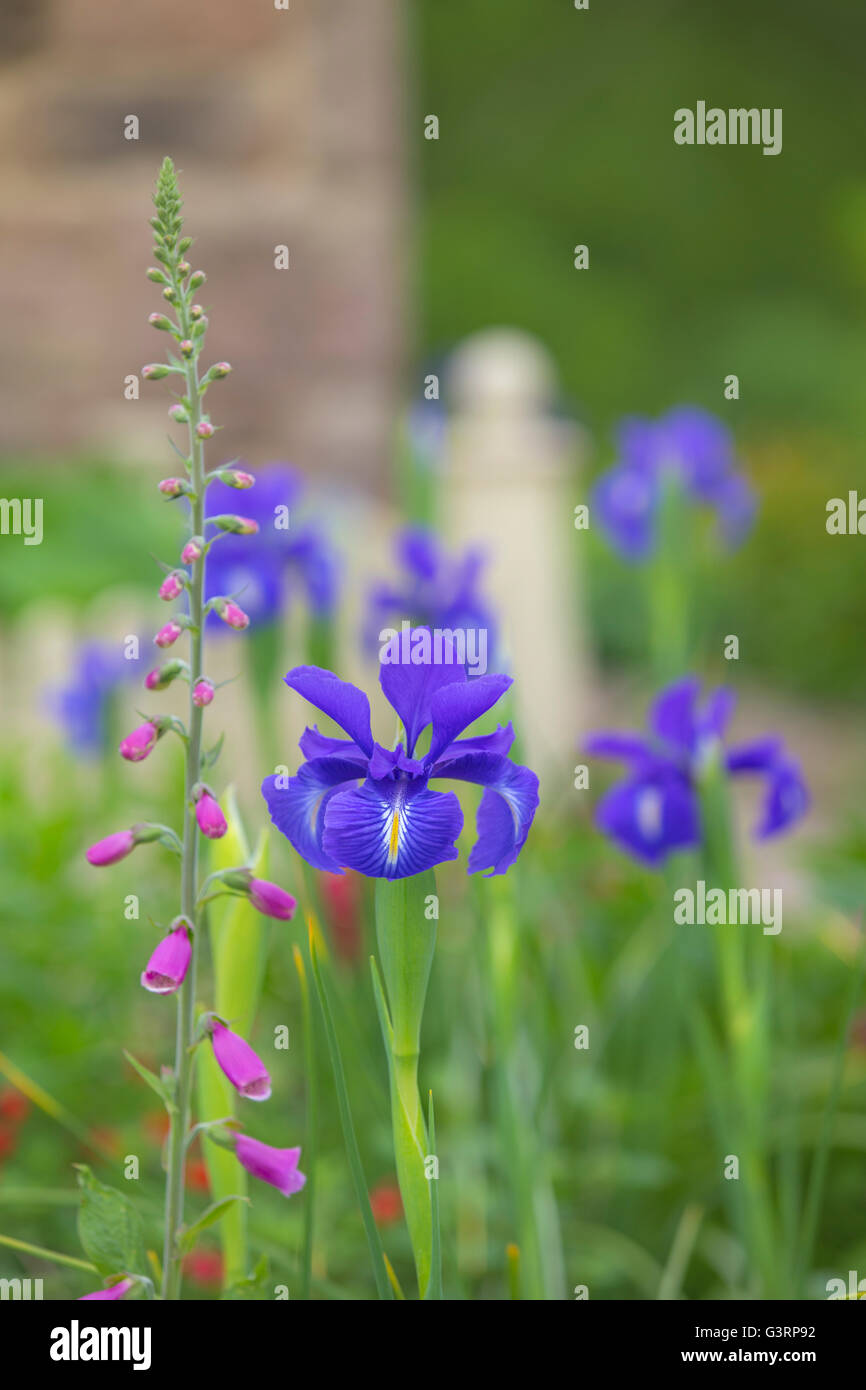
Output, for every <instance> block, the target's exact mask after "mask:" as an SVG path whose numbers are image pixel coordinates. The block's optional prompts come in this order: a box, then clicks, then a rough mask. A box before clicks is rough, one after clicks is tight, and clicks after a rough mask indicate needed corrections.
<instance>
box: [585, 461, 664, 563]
mask: <svg viewBox="0 0 866 1390" xmlns="http://www.w3.org/2000/svg"><path fill="white" fill-rule="evenodd" d="M657 501H658V485H657V482H656V480H655V478H654V477H653V476H652V475H651V474H650V473H648V472H644V471H642V470H641V469H638V468H634V467H630V466H627V465H623V466H621V467H616V468H610V469H608V471H607V473H603V474H602V476H601V477H600V478H599V479H598V481H597V482H596V484H595V487H594V488H593V490H592V495H591V500H590V505H591V508H592V511H593V514H594V515H595V516H597V517H598V521H599V525H600V526H601V528H602V530H603V531H604V532H605V534H606V535H607V537H608V540H609V541H610V542H611V544H612V545H613V546H614V547H615V548H616V549H617V550H618V551H619V553H620V554H621V555H622V556H623V557H624V558H625V559H626V560H642V559H644V558H645V557H646V556H647V555H648V554H649V552H650V550H651V549H652V545H653V530H654V520H655V510H656V503H657Z"/></svg>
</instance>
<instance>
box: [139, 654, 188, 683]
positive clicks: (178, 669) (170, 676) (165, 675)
mask: <svg viewBox="0 0 866 1390" xmlns="http://www.w3.org/2000/svg"><path fill="white" fill-rule="evenodd" d="M186 669H187V666H186V662H185V661H179V660H178V659H177V658H175V659H174V660H173V661H165V662H163V664H162V666H157V668H156V670H154V671H148V673H147V675H146V676H145V678H144V684H145V686H146V687H147V689H148V690H167V689H168V687H169V686H170V685H171V683H172V681H175V680H177V678H178V676H179V675H181V673H182V672H183V671H185V670H186Z"/></svg>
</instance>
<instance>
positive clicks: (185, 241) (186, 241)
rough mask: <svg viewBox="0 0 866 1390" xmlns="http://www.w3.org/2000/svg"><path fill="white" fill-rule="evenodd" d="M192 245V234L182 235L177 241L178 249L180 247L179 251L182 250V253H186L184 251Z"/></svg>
mask: <svg viewBox="0 0 866 1390" xmlns="http://www.w3.org/2000/svg"><path fill="white" fill-rule="evenodd" d="M191 246H192V237H191V236H182V237H181V239H180V241H179V242H178V243H177V249H178V251H179V252H180V254H181V255H184V253H185V252H187V251H188V250H189V248H190V247H191Z"/></svg>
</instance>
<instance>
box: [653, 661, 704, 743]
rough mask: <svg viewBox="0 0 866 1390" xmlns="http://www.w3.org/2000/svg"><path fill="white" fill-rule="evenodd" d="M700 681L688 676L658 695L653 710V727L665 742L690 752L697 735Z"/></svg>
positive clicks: (655, 732)
mask: <svg viewBox="0 0 866 1390" xmlns="http://www.w3.org/2000/svg"><path fill="white" fill-rule="evenodd" d="M699 690H700V681H699V680H698V679H697V677H696V676H685V677H684V678H683V679H682V680H678V681H674V683H673V684H672V685H669V686H667V688H666V689H665V690H662V691H661V693H660V694H659V695H657V696H656V698H655V700H654V701H653V705H652V708H651V710H650V728H651V729H652V731H653V733H654V734H655V735H656V736H657V737H658V738H661V739H664V741H665V743H668V744H671V745H672V746H673V747H674V748H679V749H682V750H683V751H685V752H687V753H690V752H691V751H692V749H693V748H694V746H695V736H696V732H697V711H696V706H697V699H698V691H699Z"/></svg>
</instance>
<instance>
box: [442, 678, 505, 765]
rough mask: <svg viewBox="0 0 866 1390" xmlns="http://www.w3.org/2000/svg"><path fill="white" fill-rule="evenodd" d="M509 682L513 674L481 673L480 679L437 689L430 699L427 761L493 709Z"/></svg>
mask: <svg viewBox="0 0 866 1390" xmlns="http://www.w3.org/2000/svg"><path fill="white" fill-rule="evenodd" d="M510 685H511V677H510V676H479V677H478V679H477V680H474V681H467V682H466V683H465V684H462V685H448V686H445V687H444V689H442V690H438V691H437V692H436V694H435V695H434V696H433V698H432V700H431V701H430V714H431V718H432V722H433V735H432V738H431V740H430V752H429V754H428V757H427V761H428V763H435V762H436V761H437V760H438V759H439V758H441V756H442V754H443V753H444V752H445V751H446V750H447V749H448V748H449V747H450V745H451V744H452V743H453V742H454V740H455V739H456V738H457V736H458V734H462V732H463V730H464V729H468V728H469V725H470V724H474V723H475V720H476V719H480V717H481V715H482V714H486V713H487V711H488V710H489V709H492V708H493V706H494V705H495V704H496V702H497V700H500V699H501V698H502V696H503V695H504V694H505V692H506V690H507V689H508V687H509V686H510Z"/></svg>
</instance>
